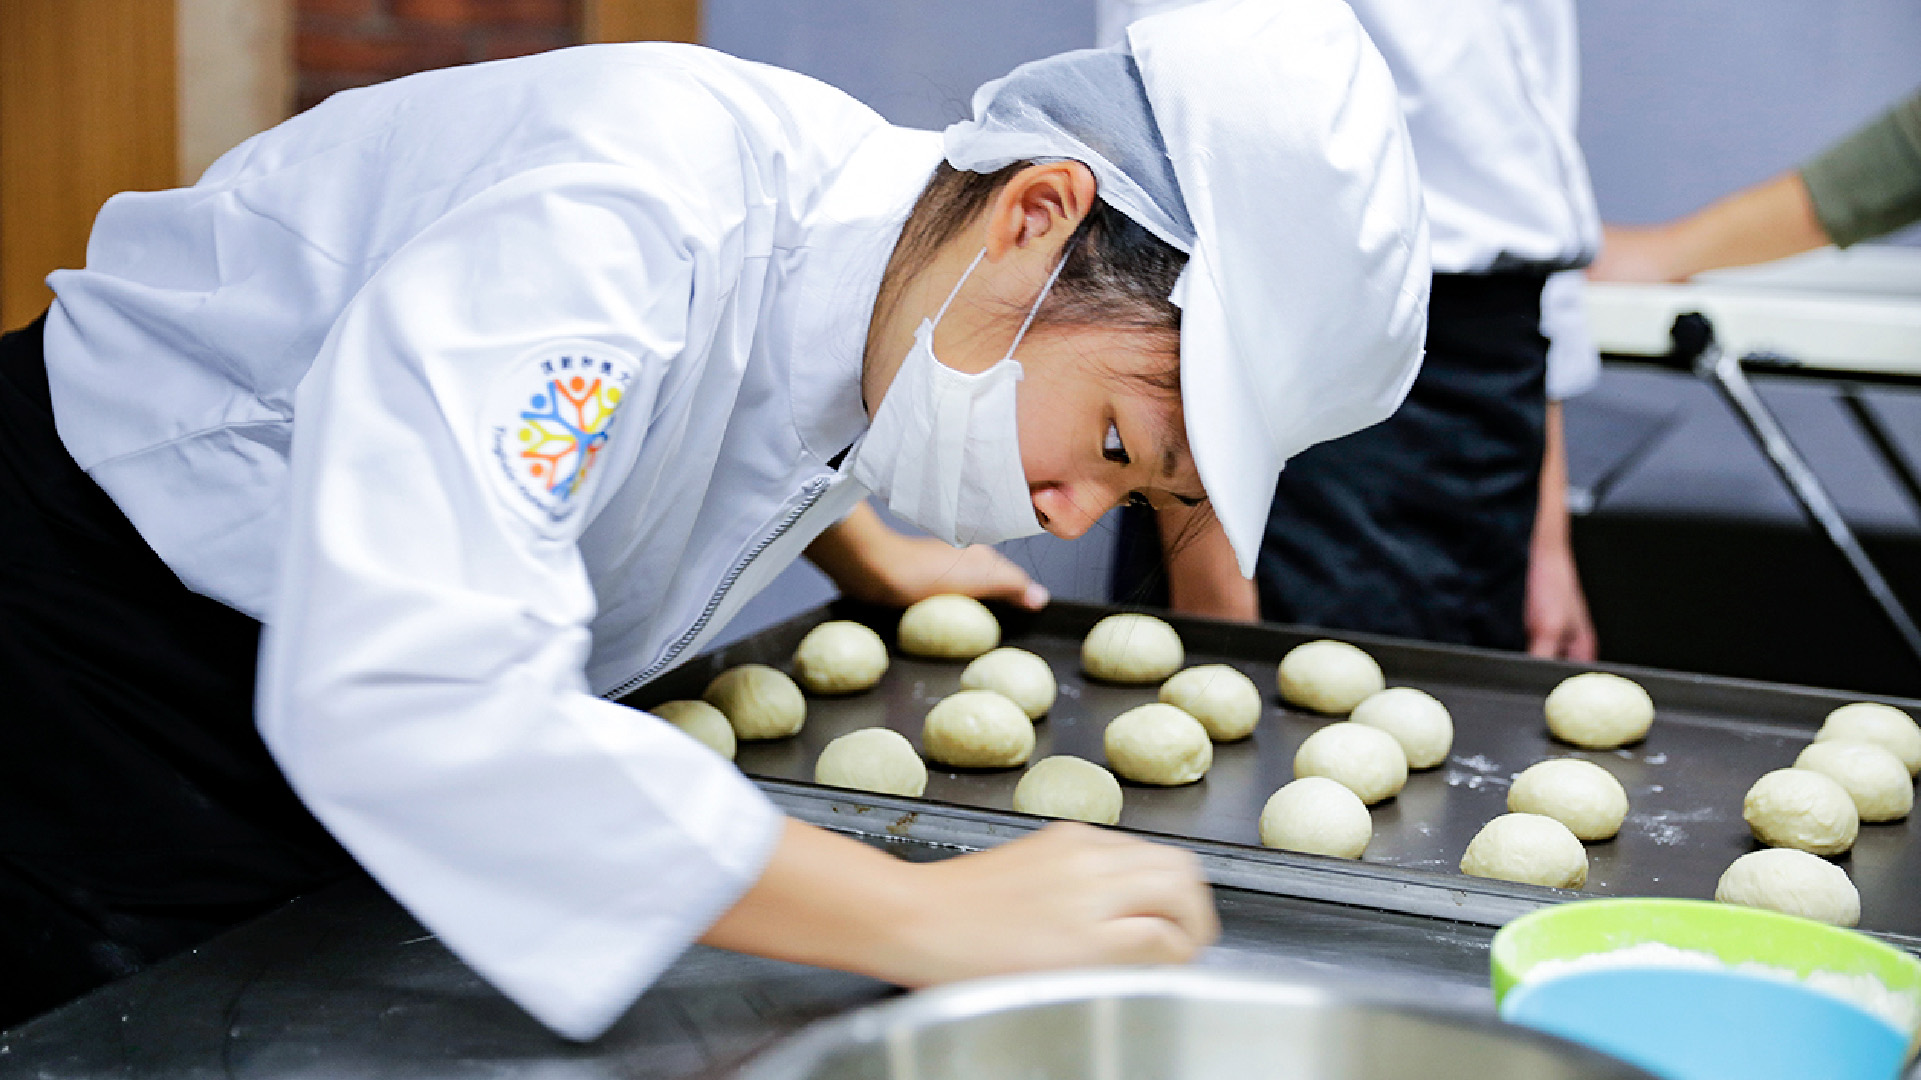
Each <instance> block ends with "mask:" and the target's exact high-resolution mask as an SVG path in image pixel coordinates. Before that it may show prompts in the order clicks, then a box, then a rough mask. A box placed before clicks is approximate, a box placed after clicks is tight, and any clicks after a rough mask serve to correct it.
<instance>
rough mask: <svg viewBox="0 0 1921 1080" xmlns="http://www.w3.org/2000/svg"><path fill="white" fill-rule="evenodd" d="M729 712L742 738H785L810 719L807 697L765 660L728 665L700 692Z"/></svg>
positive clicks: (712, 703) (709, 702)
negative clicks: (760, 662) (734, 665)
mask: <svg viewBox="0 0 1921 1080" xmlns="http://www.w3.org/2000/svg"><path fill="white" fill-rule="evenodd" d="M700 696H701V697H702V698H704V699H706V701H707V704H709V705H712V706H713V707H714V708H716V709H719V710H720V711H721V712H723V713H726V714H727V722H728V723H730V724H732V725H734V734H735V735H737V736H739V737H741V738H743V739H750V740H751V739H784V738H786V737H787V736H789V735H792V734H793V733H795V732H796V731H799V730H800V726H801V725H802V724H804V723H806V722H807V699H806V698H804V697H802V696H801V693H800V687H798V686H795V685H794V680H792V679H790V678H788V677H787V676H786V675H785V674H783V673H781V672H779V671H776V670H774V669H773V668H770V667H768V666H767V665H766V664H742V665H740V666H739V667H736V668H728V669H727V670H726V671H723V672H721V673H720V674H719V675H717V676H715V677H714V681H713V682H710V683H708V684H707V690H706V692H705V693H703V694H701V695H700Z"/></svg>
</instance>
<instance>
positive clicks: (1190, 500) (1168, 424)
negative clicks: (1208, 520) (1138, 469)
mask: <svg viewBox="0 0 1921 1080" xmlns="http://www.w3.org/2000/svg"><path fill="white" fill-rule="evenodd" d="M1159 434H1160V437H1161V479H1162V480H1172V479H1174V470H1175V469H1176V468H1178V467H1179V466H1180V463H1181V461H1180V454H1179V453H1177V452H1176V451H1175V449H1174V444H1175V443H1176V442H1178V441H1180V437H1181V436H1182V435H1185V434H1186V432H1184V431H1181V430H1180V425H1179V424H1176V423H1175V422H1174V421H1173V420H1171V419H1165V418H1163V419H1162V421H1161V430H1160V432H1159ZM1168 494H1169V495H1172V496H1173V497H1174V499H1175V501H1176V502H1179V503H1180V504H1181V505H1182V506H1199V505H1201V504H1202V503H1204V502H1206V501H1207V495H1206V493H1205V492H1203V493H1202V494H1199V495H1182V494H1181V493H1180V492H1178V491H1169V492H1168Z"/></svg>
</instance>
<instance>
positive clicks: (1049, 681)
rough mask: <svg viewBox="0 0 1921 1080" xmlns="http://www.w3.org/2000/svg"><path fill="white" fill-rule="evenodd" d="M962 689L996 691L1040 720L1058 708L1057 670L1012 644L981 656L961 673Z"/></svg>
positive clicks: (1031, 716) (1033, 718) (1029, 716)
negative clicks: (1052, 709) (1055, 695)
mask: <svg viewBox="0 0 1921 1080" xmlns="http://www.w3.org/2000/svg"><path fill="white" fill-rule="evenodd" d="M960 684H961V689H963V690H992V691H994V692H995V693H997V694H1000V695H1002V696H1004V697H1006V698H1007V699H1009V700H1010V701H1012V702H1013V703H1014V704H1016V705H1019V706H1020V707H1021V711H1022V712H1024V713H1026V714H1027V718H1028V719H1029V720H1039V719H1040V718H1041V717H1043V716H1046V715H1047V710H1049V709H1051V708H1053V707H1054V694H1055V691H1056V688H1055V686H1054V669H1053V668H1050V667H1048V666H1047V661H1045V660H1042V659H1041V658H1040V657H1038V656H1035V655H1034V654H1033V653H1031V652H1028V651H1027V650H1026V649H1016V648H1015V647H1013V646H1012V645H1002V646H1001V647H1000V648H998V649H995V650H994V651H993V652H990V653H988V654H987V655H985V656H982V657H978V658H976V659H975V660H974V662H973V663H971V664H969V665H967V669H966V670H965V671H962V672H961V677H960Z"/></svg>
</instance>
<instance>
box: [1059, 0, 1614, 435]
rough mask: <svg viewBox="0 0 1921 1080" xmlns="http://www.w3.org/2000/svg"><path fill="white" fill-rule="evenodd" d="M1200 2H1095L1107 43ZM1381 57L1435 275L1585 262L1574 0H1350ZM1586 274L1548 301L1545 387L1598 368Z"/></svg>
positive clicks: (1576, 388)
mask: <svg viewBox="0 0 1921 1080" xmlns="http://www.w3.org/2000/svg"><path fill="white" fill-rule="evenodd" d="M1195 2H1197V0H1098V8H1097V29H1096V32H1097V34H1098V37H1099V40H1100V41H1101V42H1102V43H1103V44H1106V43H1111V42H1115V41H1119V40H1120V38H1121V31H1122V30H1123V29H1124V28H1125V27H1126V26H1127V24H1128V23H1129V22H1132V21H1133V20H1135V19H1138V18H1142V17H1144V16H1147V15H1151V14H1154V13H1156V12H1160V11H1168V10H1172V9H1174V8H1178V7H1185V6H1187V5H1189V4H1192V3H1195ZM1348 2H1349V4H1350V6H1351V7H1353V9H1354V14H1355V15H1356V16H1358V17H1359V18H1360V21H1361V25H1362V26H1363V27H1365V28H1366V30H1367V33H1368V36H1369V37H1371V38H1373V39H1374V44H1375V45H1376V46H1377V47H1378V48H1379V49H1380V50H1381V55H1382V56H1384V57H1385V58H1386V59H1387V64H1388V68H1389V70H1391V71H1392V72H1393V74H1394V82H1395V86H1396V87H1397V88H1398V89H1399V91H1400V101H1401V111H1402V112H1403V113H1404V114H1405V115H1406V117H1407V131H1408V136H1409V138H1410V139H1412V140H1413V143H1414V157H1415V160H1416V162H1417V163H1418V165H1419V167H1420V170H1421V188H1422V191H1423V193H1424V194H1425V196H1426V200H1427V217H1428V228H1429V232H1430V237H1431V241H1430V242H1431V245H1432V247H1431V254H1432V258H1433V263H1434V271H1435V273H1448V274H1475V273H1485V272H1488V271H1493V270H1502V269H1510V268H1519V267H1530V268H1538V269H1550V270H1559V269H1566V268H1572V267H1579V266H1585V265H1586V264H1587V263H1588V261H1589V260H1591V259H1592V258H1593V257H1594V253H1595V252H1596V251H1598V250H1599V249H1600V240H1601V221H1600V216H1599V214H1598V213H1597V212H1596V210H1595V205H1594V191H1593V188H1592V186H1591V184H1590V183H1589V180H1588V173H1587V161H1586V159H1585V158H1584V157H1583V156H1582V154H1581V147H1580V144H1579V143H1578V142H1577V141H1576V139H1575V120H1576V116H1577V113H1578V110H1579V107H1580V42H1579V39H1578V37H1577V32H1576V24H1575V16H1574V2H1573V0H1449V2H1446V3H1440V2H1437V0H1348ZM1580 290H1581V279H1580V277H1579V275H1578V274H1573V273H1561V274H1556V275H1555V276H1554V277H1553V278H1551V279H1550V281H1549V284H1548V287H1547V289H1546V290H1544V292H1543V293H1542V297H1541V329H1542V332H1543V333H1545V334H1546V335H1547V337H1548V340H1549V343H1550V347H1549V351H1548V396H1549V397H1550V398H1552V399H1555V400H1559V399H1562V398H1566V397H1572V396H1574V395H1575V394H1578V393H1581V392H1582V391H1584V390H1586V389H1588V388H1589V387H1590V386H1592V385H1593V384H1594V382H1595V381H1596V380H1597V379H1598V378H1599V377H1600V357H1599V355H1598V353H1597V352H1596V351H1595V348H1594V345H1593V338H1592V335H1591V334H1590V333H1589V331H1588V328H1587V314H1586V310H1585V308H1584V307H1583V306H1582V302H1581V293H1580Z"/></svg>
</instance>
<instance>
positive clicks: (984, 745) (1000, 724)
mask: <svg viewBox="0 0 1921 1080" xmlns="http://www.w3.org/2000/svg"><path fill="white" fill-rule="evenodd" d="M920 741H921V745H922V746H924V747H926V748H927V756H928V758H929V759H931V760H934V761H938V762H940V763H941V764H943V765H952V766H954V767H955V768H960V769H1006V768H1011V767H1013V766H1015V765H1022V764H1025V763H1026V762H1027V756H1028V755H1029V754H1032V753H1033V752H1034V722H1033V721H1032V720H1029V719H1028V718H1027V714H1026V713H1024V712H1022V711H1021V707H1020V706H1019V705H1016V704H1014V703H1013V702H1012V701H1010V700H1008V699H1007V698H1006V697H1004V696H1002V695H1000V694H996V693H994V692H993V691H992V690H962V691H960V692H958V693H954V694H949V695H947V696H946V697H944V698H942V699H941V700H940V703H939V704H937V705H935V706H934V707H933V708H932V709H929V710H928V711H927V721H926V723H925V724H924V725H923V726H922V728H921V733H920Z"/></svg>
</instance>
